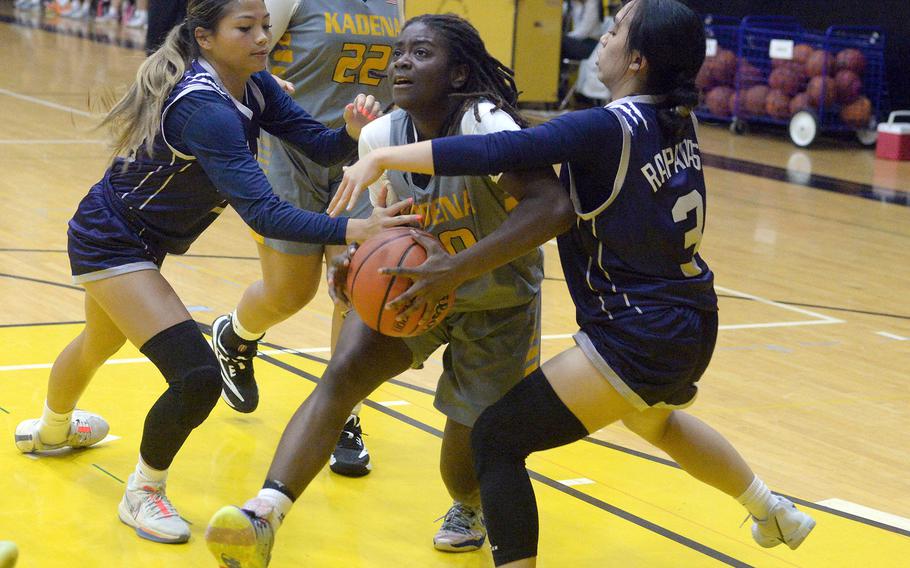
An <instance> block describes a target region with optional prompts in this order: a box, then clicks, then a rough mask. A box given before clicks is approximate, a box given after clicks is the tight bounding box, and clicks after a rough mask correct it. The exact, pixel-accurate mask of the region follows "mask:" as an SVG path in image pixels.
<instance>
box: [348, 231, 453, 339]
mask: <svg viewBox="0 0 910 568" xmlns="http://www.w3.org/2000/svg"><path fill="white" fill-rule="evenodd" d="M412 230H415V229H410V228H408V227H395V228H393V229H386V230H385V231H382V232H381V233H379V234H378V235H376V236H374V237H372V238H370V239H367V240H366V241H364V243H363V244H362V245H361V246H360V247H359V248H358V249H357V251H356V252H355V253H354V256H353V257H351V264H350V266H349V267H348V278H347V295H348V298H349V299H350V300H351V304H352V305H353V306H354V310H355V311H356V312H357V314H358V315H359V316H360V318H361V319H362V320H363V322H364V323H365V324H367V326H369V327H370V328H372V329H374V330H376V331H378V332H379V333H381V334H383V335H390V336H392V337H411V336H415V335H420V334H422V333H425V332H427V331H428V330H430V329H431V328H433V327H434V326H435V325H436V324H438V323H439V322H441V321H442V320H443V319H444V318H445V317H446V314H448V312H449V310H450V309H452V306H453V305H454V304H455V293H454V292H452V293H451V294H450V295H449V297H448V298H447V299H446V300H444V301H442V302H440V303H438V304H437V305H436V306H435V307H432V308H431V307H429V306H428V305H427V306H424V310H423V311H418V312H415V313H413V314H412V315H411V316H410V317H409V318H408V319H407V320H406V321H403V322H399V321H397V320H396V319H395V316H396V315H397V312H394V311H392V310H389V309H387V308H386V307H385V305H386V304H387V303H388V302H390V301H391V300H394V299H395V298H397V297H398V296H399V295H401V294H402V293H404V291H405V290H407V289H408V288H409V287H410V286H411V283H412V281H411V280H410V279H409V278H403V277H400V276H394V275H387V274H380V273H379V269H380V268H388V267H407V268H413V267H415V266H418V265H420V264H422V263H423V262H424V261H425V260H426V258H427V252H426V250H424V248H423V247H422V246H421V245H420V243H418V242H417V241H416V240H415V239H414V237H413V236H411V231H412ZM421 233H422V234H423V235H425V236H427V237H430V238H433V239H435V238H436V237H434V236H433V235H431V234H430V233H426V232H423V231H421ZM428 308H430V309H434V310H435V313H434V314H433V318H432V320H431V321H430V325H429V326H428V327H425V328H421V327H419V326H418V324H419V322H420V318H421V317H423V314H424V312H425V310H426V309H428Z"/></svg>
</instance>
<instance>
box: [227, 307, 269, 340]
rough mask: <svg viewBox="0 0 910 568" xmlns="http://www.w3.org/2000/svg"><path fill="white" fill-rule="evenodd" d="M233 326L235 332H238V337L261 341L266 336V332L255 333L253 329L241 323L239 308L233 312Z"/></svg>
mask: <svg viewBox="0 0 910 568" xmlns="http://www.w3.org/2000/svg"><path fill="white" fill-rule="evenodd" d="M231 328H232V329H233V331H234V333H236V334H237V337H239V338H240V339H242V340H244V341H259V340H260V339H262V338H263V337H265V334H264V333H253V332H252V331H250V330H248V329H246V328H245V327H243V324H241V323H240V318H239V317H237V310H234V311H233V312H231Z"/></svg>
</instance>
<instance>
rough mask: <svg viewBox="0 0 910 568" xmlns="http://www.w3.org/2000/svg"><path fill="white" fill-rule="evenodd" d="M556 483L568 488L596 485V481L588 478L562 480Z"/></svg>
mask: <svg viewBox="0 0 910 568" xmlns="http://www.w3.org/2000/svg"><path fill="white" fill-rule="evenodd" d="M556 483H562V484H563V485H566V486H568V487H572V486H573V485H591V484H592V483H594V480H592V479H588V478H587V477H577V478H575V479H560V480H558V481H557V482H556Z"/></svg>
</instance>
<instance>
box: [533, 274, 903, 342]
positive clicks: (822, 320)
mask: <svg viewBox="0 0 910 568" xmlns="http://www.w3.org/2000/svg"><path fill="white" fill-rule="evenodd" d="M714 288H715V289H717V290H720V291H721V292H726V293H728V294H733V295H734V296H739V297H740V298H748V299H750V300H754V301H756V302H758V303H760V304H766V305H768V306H774V307H776V308H780V309H782V310H788V311H791V312H796V313H798V314H803V315H807V316H811V317H813V318H815V319H811V320H800V321H772V322H767V323H738V324H728V325H721V326H718V329H720V330H726V331H729V330H735V329H762V328H769V327H796V326H803V325H827V324H832V323H845V322H844V320H842V319H837V318H833V317H831V316H826V315H824V314H820V313H818V312H813V311H811V310H806V309H803V308H797V307H795V306H788V305H786V304H781V303H780V302H775V301H774V300H768V299H767V298H762V297H761V296H756V295H754V294H747V293H746V292H739V291H738V290H733V289H731V288H724V287H723V286H714ZM878 334H879V335H884V336H885V337H890V338H891V339H901V340H904V339H908V338H903V337H900V336H895V335H890V334H887V335H886V332H883V331H880V332H878ZM573 335H575V334H574V333H557V334H554V335H542V336H541V339H571V338H572V336H573Z"/></svg>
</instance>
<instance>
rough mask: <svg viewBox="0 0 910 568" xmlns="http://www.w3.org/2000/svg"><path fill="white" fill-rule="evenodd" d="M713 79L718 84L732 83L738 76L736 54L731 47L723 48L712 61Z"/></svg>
mask: <svg viewBox="0 0 910 568" xmlns="http://www.w3.org/2000/svg"><path fill="white" fill-rule="evenodd" d="M710 69H711V79H712V80H713V81H714V83H715V84H717V85H732V84H733V79H734V78H735V77H736V55H734V54H733V52H732V51H730V50H729V49H721V50H719V51H718V52H717V55H716V56H714V57H713V61H712V62H711V66H710Z"/></svg>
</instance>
